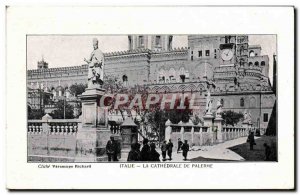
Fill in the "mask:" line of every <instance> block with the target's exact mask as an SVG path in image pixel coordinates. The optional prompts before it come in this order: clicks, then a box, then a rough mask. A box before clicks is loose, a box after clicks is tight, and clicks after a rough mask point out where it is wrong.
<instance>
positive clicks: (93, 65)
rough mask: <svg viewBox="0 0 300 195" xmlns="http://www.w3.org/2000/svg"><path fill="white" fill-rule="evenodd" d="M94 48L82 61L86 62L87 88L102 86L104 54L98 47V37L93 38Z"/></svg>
mask: <svg viewBox="0 0 300 195" xmlns="http://www.w3.org/2000/svg"><path fill="white" fill-rule="evenodd" d="M93 48H94V50H93V51H92V53H91V56H90V57H89V59H85V58H84V61H85V62H87V63H88V67H89V69H88V88H93V86H95V85H96V86H98V85H99V86H102V85H103V77H104V54H103V53H102V51H101V50H100V49H99V47H98V39H96V38H94V39H93Z"/></svg>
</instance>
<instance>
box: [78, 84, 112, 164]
mask: <svg viewBox="0 0 300 195" xmlns="http://www.w3.org/2000/svg"><path fill="white" fill-rule="evenodd" d="M103 95H104V89H99V88H92V89H89V88H88V89H86V91H85V92H84V93H83V94H82V95H80V96H79V98H80V99H81V101H82V115H81V119H82V127H81V128H79V129H78V132H77V138H76V139H77V140H76V157H75V162H95V161H101V160H105V158H107V156H106V154H105V146H106V143H107V141H108V140H109V139H110V135H111V132H110V130H109V129H108V126H107V122H108V121H107V120H108V117H107V114H108V113H107V110H106V109H105V108H104V107H100V99H101V97H102V96H103ZM101 158H103V159H101Z"/></svg>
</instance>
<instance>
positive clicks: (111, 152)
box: [106, 136, 118, 161]
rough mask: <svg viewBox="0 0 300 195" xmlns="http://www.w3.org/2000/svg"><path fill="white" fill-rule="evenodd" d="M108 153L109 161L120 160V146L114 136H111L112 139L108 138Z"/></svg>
mask: <svg viewBox="0 0 300 195" xmlns="http://www.w3.org/2000/svg"><path fill="white" fill-rule="evenodd" d="M106 154H107V156H108V161H111V160H113V161H118V158H117V155H118V146H117V143H116V141H115V140H114V137H113V136H110V140H108V142H107V144H106Z"/></svg>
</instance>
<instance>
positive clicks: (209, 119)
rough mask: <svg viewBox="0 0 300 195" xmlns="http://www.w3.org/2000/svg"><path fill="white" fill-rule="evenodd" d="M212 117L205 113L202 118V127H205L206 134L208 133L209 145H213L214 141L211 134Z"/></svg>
mask: <svg viewBox="0 0 300 195" xmlns="http://www.w3.org/2000/svg"><path fill="white" fill-rule="evenodd" d="M213 118H214V117H213V116H212V115H211V114H209V113H207V114H206V115H205V116H203V119H204V126H206V127H207V133H209V137H210V144H213V142H214V141H213V140H214V137H213V136H214V133H213Z"/></svg>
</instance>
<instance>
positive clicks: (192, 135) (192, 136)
mask: <svg viewBox="0 0 300 195" xmlns="http://www.w3.org/2000/svg"><path fill="white" fill-rule="evenodd" d="M194 131H195V130H194V126H192V129H191V138H192V145H193V143H194Z"/></svg>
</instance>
